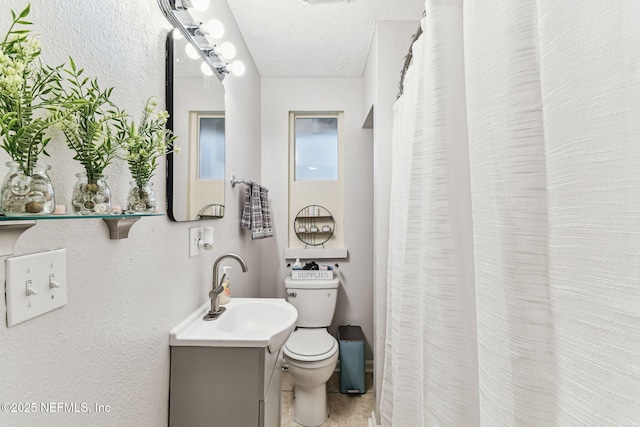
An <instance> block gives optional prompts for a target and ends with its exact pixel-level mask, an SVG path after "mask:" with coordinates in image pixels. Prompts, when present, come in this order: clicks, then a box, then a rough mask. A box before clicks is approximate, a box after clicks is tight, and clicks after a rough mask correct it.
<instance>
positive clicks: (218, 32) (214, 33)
mask: <svg viewBox="0 0 640 427" xmlns="http://www.w3.org/2000/svg"><path fill="white" fill-rule="evenodd" d="M206 28H207V32H208V33H209V35H210V36H211V37H213V38H214V39H221V38H222V37H223V36H224V24H223V23H222V22H220V21H218V20H217V19H212V20H210V21H209V22H207V25H206Z"/></svg>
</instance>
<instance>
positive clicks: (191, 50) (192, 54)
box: [184, 44, 200, 59]
mask: <svg viewBox="0 0 640 427" xmlns="http://www.w3.org/2000/svg"><path fill="white" fill-rule="evenodd" d="M184 51H185V52H187V56H188V57H189V58H191V59H198V58H200V54H199V53H198V50H197V49H196V48H195V47H194V46H193V45H192V44H188V45H186V46H185V47H184Z"/></svg>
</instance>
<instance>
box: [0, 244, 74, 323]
mask: <svg viewBox="0 0 640 427" xmlns="http://www.w3.org/2000/svg"><path fill="white" fill-rule="evenodd" d="M5 266H6V274H7V287H6V292H7V326H8V327H12V326H15V325H17V324H18V323H22V322H25V321H27V320H29V319H32V318H34V317H37V316H40V315H42V314H44V313H48V312H49V311H52V310H55V309H57V308H60V307H62V306H65V305H66V304H67V251H66V250H64V249H57V250H55V251H47V252H40V253H35V254H29V255H22V256H16V257H9V258H7V259H6V261H5Z"/></svg>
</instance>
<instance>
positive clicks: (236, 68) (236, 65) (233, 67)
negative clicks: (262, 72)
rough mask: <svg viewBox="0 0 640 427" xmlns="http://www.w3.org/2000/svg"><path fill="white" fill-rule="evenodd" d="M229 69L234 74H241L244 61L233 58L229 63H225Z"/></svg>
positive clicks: (244, 69)
mask: <svg viewBox="0 0 640 427" xmlns="http://www.w3.org/2000/svg"><path fill="white" fill-rule="evenodd" d="M227 68H228V69H229V71H231V72H232V73H233V74H234V75H236V76H241V75H243V74H244V72H245V71H246V67H245V66H244V62H242V61H239V60H237V59H236V60H235V61H233V62H232V63H231V64H228V65H227Z"/></svg>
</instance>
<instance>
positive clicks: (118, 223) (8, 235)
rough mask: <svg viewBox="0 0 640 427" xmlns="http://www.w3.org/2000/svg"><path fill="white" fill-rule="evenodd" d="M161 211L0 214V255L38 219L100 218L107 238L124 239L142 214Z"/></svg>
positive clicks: (10, 249)
mask: <svg viewBox="0 0 640 427" xmlns="http://www.w3.org/2000/svg"><path fill="white" fill-rule="evenodd" d="M164 215H165V214H163V213H135V214H118V215H112V214H98V215H76V214H65V215H28V216H27V215H24V216H4V215H0V233H2V238H1V239H0V256H9V255H12V254H13V248H14V247H15V244H16V241H17V240H18V238H19V237H20V236H21V235H22V233H24V232H25V231H26V230H28V229H29V228H31V227H33V226H34V225H36V221H40V220H61V219H89V218H97V219H102V220H103V221H104V222H105V224H107V227H108V228H109V238H110V239H112V240H120V239H126V238H127V237H129V230H130V229H131V226H132V225H133V224H134V223H135V222H136V221H138V220H139V219H140V218H142V217H143V216H164Z"/></svg>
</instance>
